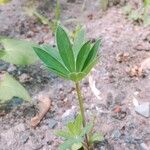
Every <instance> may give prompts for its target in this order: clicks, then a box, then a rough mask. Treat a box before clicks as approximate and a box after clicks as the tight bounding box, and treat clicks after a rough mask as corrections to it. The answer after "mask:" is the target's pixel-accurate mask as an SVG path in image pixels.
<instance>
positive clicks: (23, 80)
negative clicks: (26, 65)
mask: <svg viewBox="0 0 150 150" xmlns="http://www.w3.org/2000/svg"><path fill="white" fill-rule="evenodd" d="M32 79H33V78H32V77H30V76H29V75H28V74H26V73H23V74H22V75H20V76H19V81H20V82H21V83H26V82H30V81H32Z"/></svg>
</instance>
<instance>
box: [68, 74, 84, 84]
mask: <svg viewBox="0 0 150 150" xmlns="http://www.w3.org/2000/svg"><path fill="white" fill-rule="evenodd" d="M85 76H86V74H85V73H84V72H78V73H70V74H69V79H70V80H72V81H75V82H77V81H80V80H82V79H83V78H84V77H85Z"/></svg>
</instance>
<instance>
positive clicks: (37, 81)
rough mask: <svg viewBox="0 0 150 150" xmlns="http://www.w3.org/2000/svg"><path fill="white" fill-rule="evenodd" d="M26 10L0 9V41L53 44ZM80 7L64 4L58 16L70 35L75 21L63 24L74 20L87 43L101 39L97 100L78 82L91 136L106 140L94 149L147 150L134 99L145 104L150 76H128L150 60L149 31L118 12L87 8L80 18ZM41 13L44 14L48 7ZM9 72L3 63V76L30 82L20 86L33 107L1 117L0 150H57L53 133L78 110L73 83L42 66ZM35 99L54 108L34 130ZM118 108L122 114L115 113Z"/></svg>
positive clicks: (144, 121) (149, 131)
mask: <svg viewBox="0 0 150 150" xmlns="http://www.w3.org/2000/svg"><path fill="white" fill-rule="evenodd" d="M24 5H25V4H24V1H22V2H20V1H19V0H14V1H13V2H12V3H11V4H8V5H5V6H1V7H0V26H1V27H0V35H5V36H6V35H7V36H10V37H16V38H22V39H28V40H34V41H36V42H38V43H43V42H45V43H53V41H54V37H53V36H52V33H51V31H50V30H49V28H48V27H47V26H45V25H42V24H40V23H39V22H37V21H36V19H35V18H34V17H31V18H30V17H28V16H25V14H24V11H23V10H22V7H23V6H24ZM81 7H82V3H80V2H77V3H76V4H74V3H66V2H62V13H61V16H62V22H63V23H64V24H65V25H66V26H67V27H69V29H72V27H74V24H75V21H74V22H70V21H65V20H71V19H74V18H75V19H76V20H77V21H78V22H81V23H83V24H84V25H85V27H86V29H87V37H88V38H90V39H95V38H101V39H102V49H101V50H100V55H101V59H100V61H99V63H98V64H97V65H96V67H95V69H94V70H93V71H92V72H91V74H90V75H89V76H90V77H92V79H93V80H94V81H95V82H96V87H97V89H98V90H99V91H100V94H99V97H96V96H95V95H94V93H93V92H92V90H91V88H90V86H89V81H88V77H87V78H86V79H85V80H84V81H83V82H82V91H83V93H84V96H85V99H86V100H85V108H86V115H87V118H91V116H92V115H91V114H94V115H96V117H97V119H96V127H95V130H96V131H97V132H100V133H102V134H103V135H104V136H105V141H103V142H102V143H100V144H99V145H98V149H99V150H113V149H114V150H148V147H150V119H149V118H145V117H144V116H142V115H140V114H137V113H136V112H135V108H134V107H135V106H134V104H133V99H134V98H136V99H137V100H138V102H139V103H143V102H149V99H150V82H149V80H150V74H149V73H147V74H146V76H145V77H144V78H143V77H132V78H131V77H130V76H129V75H128V73H127V70H128V69H129V68H130V67H131V68H132V67H133V66H134V65H138V64H140V63H141V62H142V61H143V60H144V59H146V58H148V57H150V49H146V48H145V45H146V44H148V43H149V44H150V41H148V40H150V37H148V35H149V36H150V28H149V27H143V26H141V25H138V24H133V23H132V22H130V21H128V20H127V19H126V18H125V16H124V15H123V14H122V10H121V8H120V7H112V8H110V9H108V11H107V12H106V13H104V14H102V13H100V12H99V11H98V7H97V5H96V6H94V5H91V3H90V2H89V3H88V4H87V6H86V8H87V9H86V10H85V11H84V12H82V10H81ZM39 9H41V10H45V9H46V6H42V7H40V8H39ZM81 14H82V15H81ZM50 16H52V15H51V14H49V17H50ZM139 44H140V45H142V46H141V47H140V49H141V50H140V51H139V50H137V45H139ZM122 52H123V53H124V52H125V53H128V54H129V56H128V59H127V61H123V62H122V63H119V62H118V61H116V55H117V54H119V53H122ZM13 67H14V66H12V65H9V64H5V63H3V62H1V64H0V70H1V71H2V70H5V71H6V70H7V71H9V72H10V73H11V74H12V75H14V76H15V77H16V78H18V77H19V76H20V75H21V74H23V73H25V74H28V75H29V76H30V77H32V78H33V79H32V80H31V81H30V82H27V83H25V84H24V85H25V86H26V88H27V89H28V91H29V92H30V94H31V95H32V97H33V101H34V102H33V104H28V103H24V104H22V105H21V106H18V107H15V108H14V109H13V110H11V111H10V112H9V113H8V114H6V115H4V116H2V117H0V150H57V149H58V144H59V143H60V142H62V141H61V140H60V139H59V138H57V137H56V136H55V135H54V133H55V131H57V130H58V129H60V128H63V127H64V124H65V123H66V121H67V120H65V119H63V117H62V116H63V114H64V113H65V111H68V110H70V112H71V113H70V114H69V115H70V116H69V117H71V118H73V117H74V114H75V113H74V112H75V110H78V107H77V106H78V105H77V101H76V93H75V90H74V85H73V83H71V82H68V81H64V80H62V79H60V78H58V77H57V76H55V75H53V74H51V73H48V72H47V71H45V70H44V69H43V67H42V65H41V64H37V65H32V66H29V67H27V68H19V67H16V68H15V69H12V68H13ZM11 69H12V70H11ZM39 93H43V94H44V95H48V96H49V97H50V99H51V101H52V108H51V110H50V111H49V112H48V114H47V115H46V116H45V118H44V119H43V120H42V122H41V123H40V124H39V126H38V127H36V128H35V129H32V128H31V127H30V125H29V123H30V119H31V118H32V117H33V116H34V115H35V114H36V112H37V109H36V107H35V105H34V104H35V103H36V97H37V95H38V94H39ZM72 106H73V107H72ZM116 107H117V108H118V107H119V109H120V108H121V111H119V112H117V113H116V111H114V109H115V108H116ZM146 146H147V149H146V148H145V147H146Z"/></svg>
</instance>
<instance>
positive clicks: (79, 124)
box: [74, 115, 82, 135]
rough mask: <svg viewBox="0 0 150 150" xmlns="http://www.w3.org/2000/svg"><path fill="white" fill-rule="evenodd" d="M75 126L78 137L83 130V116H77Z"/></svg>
mask: <svg viewBox="0 0 150 150" xmlns="http://www.w3.org/2000/svg"><path fill="white" fill-rule="evenodd" d="M74 124H75V130H76V133H77V135H79V134H80V133H81V128H82V116H81V115H78V116H77V118H76V120H75V122H74Z"/></svg>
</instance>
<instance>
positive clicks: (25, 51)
mask: <svg viewBox="0 0 150 150" xmlns="http://www.w3.org/2000/svg"><path fill="white" fill-rule="evenodd" d="M0 44H2V45H3V46H4V48H5V50H4V52H5V55H4V56H2V57H1V59H2V60H4V61H6V62H8V63H12V64H16V65H29V64H34V63H35V62H36V61H37V60H38V57H37V55H36V53H35V52H34V50H33V47H34V46H36V47H38V45H37V44H35V43H32V42H28V41H23V40H16V39H10V38H0Z"/></svg>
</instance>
